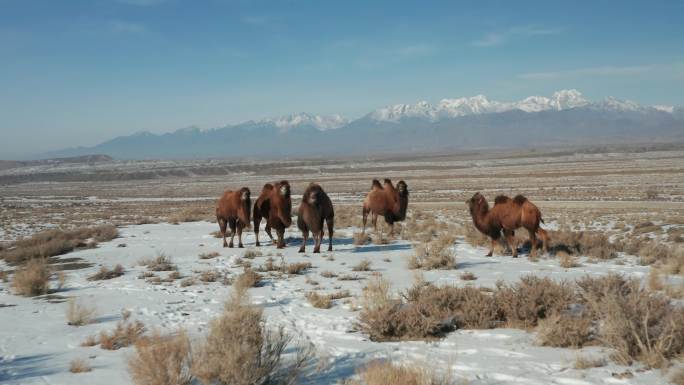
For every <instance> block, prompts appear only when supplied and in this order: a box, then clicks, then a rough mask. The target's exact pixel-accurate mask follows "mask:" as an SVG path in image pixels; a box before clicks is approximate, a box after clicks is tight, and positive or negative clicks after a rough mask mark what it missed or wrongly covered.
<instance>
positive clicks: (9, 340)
mask: <svg viewBox="0 0 684 385" xmlns="http://www.w3.org/2000/svg"><path fill="white" fill-rule="evenodd" d="M216 230H217V226H216V225H215V224H213V223H207V222H196V223H183V224H181V225H170V224H150V225H140V226H130V227H126V228H121V229H120V237H119V238H117V239H114V240H112V241H110V242H107V243H102V244H100V245H99V247H97V248H95V249H90V250H82V251H77V252H73V253H70V254H68V255H66V256H63V257H65V258H72V257H73V258H82V259H84V260H86V261H88V262H91V263H93V264H94V266H92V267H90V268H86V269H82V270H75V271H71V272H68V277H67V283H66V287H65V288H64V289H63V290H62V291H60V292H57V293H55V294H54V295H52V296H49V297H43V298H24V297H19V296H15V295H12V294H10V292H9V287H8V284H7V283H0V289H1V290H0V306H2V307H0V383H3V384H5V383H7V384H70V385H72V384H130V383H131V379H130V378H129V376H128V374H127V369H126V359H127V357H130V356H131V355H132V354H133V349H132V348H124V349H120V350H117V351H107V350H102V349H100V348H99V347H97V346H96V347H82V346H80V344H81V342H82V341H83V340H84V339H85V338H86V337H87V336H90V335H95V334H98V333H99V332H100V331H102V330H107V331H109V330H111V329H113V328H114V326H115V325H116V323H117V322H118V321H119V320H120V319H121V311H122V309H128V310H130V311H131V313H132V315H131V318H132V319H137V320H141V321H143V322H144V323H145V324H146V325H147V326H148V328H150V329H152V328H158V329H160V330H162V331H173V330H177V329H178V328H185V329H187V330H188V331H189V333H190V335H191V336H199V335H200V334H201V333H203V332H204V331H206V328H207V324H208V321H209V320H210V319H212V318H213V317H215V316H216V315H218V314H219V313H220V311H221V310H222V306H223V302H224V301H225V299H226V298H227V296H228V294H229V292H230V290H231V288H230V286H224V285H223V284H222V283H220V282H214V283H207V284H203V283H201V282H200V283H198V284H195V285H193V286H188V287H184V288H183V287H180V280H176V281H174V282H172V283H163V284H160V285H152V284H150V283H148V282H146V281H145V280H143V279H139V278H138V276H139V275H140V273H142V272H143V271H145V267H143V266H138V261H140V260H141V259H142V258H149V257H154V256H155V255H157V254H158V253H159V252H163V253H165V254H166V255H169V256H171V257H172V259H173V262H174V263H176V264H177V265H178V268H179V271H180V273H181V275H182V276H184V277H189V276H192V275H196V274H197V272H199V271H203V270H209V269H218V270H219V271H222V272H227V273H229V274H230V275H232V276H235V275H237V274H239V273H240V272H242V268H241V267H239V266H238V265H237V264H236V263H235V261H236V259H237V258H239V257H242V255H243V254H244V252H245V250H247V249H237V248H236V249H224V248H222V247H221V240H220V239H216V238H214V237H213V236H212V235H210V233H211V232H213V231H216ZM352 230H353V229H341V230H338V231H337V233H336V237H335V240H334V248H335V251H334V252H332V253H325V252H324V253H322V254H312V253H311V251H312V249H313V247H312V246H311V245H309V246H308V249H307V253H306V254H298V253H297V249H298V247H297V246H298V243H299V239H300V234H299V232H298V231H296V230H294V229H291V231H290V232H289V233H288V235H289V236H290V237H292V239H291V244H290V245H289V246H288V247H287V248H286V249H284V250H277V249H275V247H274V246H271V245H269V246H262V247H261V248H259V250H260V251H262V253H263V256H260V257H257V258H255V259H254V260H252V261H251V262H252V264H253V266H258V265H261V264H263V263H264V262H265V261H266V259H267V258H268V257H269V255H270V256H272V257H273V258H274V259H275V260H276V263H279V262H280V260H281V258H282V259H283V260H284V261H285V262H287V263H290V262H298V261H309V262H311V263H312V265H313V268H312V269H311V270H309V271H308V272H307V273H306V274H305V275H297V276H291V277H289V278H282V279H270V278H269V279H267V281H266V283H265V285H263V286H262V287H258V288H253V289H250V295H251V298H252V300H253V302H255V303H259V304H262V305H263V306H264V308H265V314H266V316H267V318H268V321H269V323H270V324H272V325H276V324H281V325H284V326H285V327H286V328H287V329H288V330H290V331H292V332H294V333H297V334H299V335H301V336H302V337H303V338H304V339H306V340H308V341H310V342H312V343H313V344H314V346H315V347H316V349H317V352H318V354H319V357H320V359H321V360H323V361H325V362H327V364H328V365H327V366H326V365H319V366H321V367H325V369H323V370H322V371H320V372H316V373H313V372H312V373H309V374H310V375H311V378H310V380H311V383H314V384H331V383H336V382H337V381H338V380H341V379H343V378H346V377H348V376H350V375H353V373H354V371H355V369H356V368H358V367H359V366H362V365H363V364H364V363H367V362H368V361H370V360H372V359H374V358H391V359H393V360H395V361H399V362H403V361H415V362H421V363H425V362H427V363H429V364H430V365H431V366H434V368H436V369H439V370H445V369H447V368H451V371H452V373H453V374H454V375H455V376H456V377H458V378H464V379H466V380H467V383H469V384H527V385H534V384H566V385H567V384H571V385H581V384H645V385H646V384H665V383H667V382H666V380H665V379H664V377H663V375H662V373H661V372H660V371H657V370H646V371H644V370H639V367H638V366H634V367H623V366H618V365H615V364H614V363H610V360H608V361H609V364H608V365H607V366H604V367H600V368H593V369H584V370H577V369H574V368H573V365H574V361H575V359H576V358H577V356H578V355H582V356H591V357H608V355H609V354H610V351H609V350H608V349H605V348H601V347H591V348H584V349H581V350H572V349H561V348H548V347H541V346H538V345H536V344H535V335H534V333H529V332H525V331H522V330H517V329H493V330H459V331H456V332H453V333H451V334H449V335H448V336H447V337H446V338H444V339H442V340H439V341H435V342H383V343H377V342H372V341H369V340H368V338H366V336H365V335H363V334H362V333H360V332H356V331H354V330H353V325H354V323H355V322H356V320H357V316H358V312H357V311H355V309H354V301H353V300H352V301H351V303H344V302H345V301H344V300H336V303H335V305H334V306H333V307H332V308H331V309H317V308H314V307H312V306H311V305H310V304H309V303H308V302H307V300H306V298H305V294H306V293H307V292H309V291H311V290H314V289H316V288H319V289H320V291H321V292H322V293H326V292H332V291H336V290H341V289H348V290H350V291H351V293H352V294H353V295H359V294H360V293H361V290H362V288H363V287H364V286H365V285H366V283H367V279H368V278H370V277H371V275H373V274H382V275H383V276H384V277H385V278H387V279H388V280H389V281H391V282H392V285H393V286H392V288H393V290H395V291H398V290H403V289H405V288H407V287H409V286H410V285H411V284H412V282H413V279H414V275H415V271H411V270H409V269H408V268H407V257H408V256H409V255H411V253H412V247H411V245H410V243H409V242H407V241H393V242H391V243H390V244H387V245H367V246H363V247H356V246H354V245H353V243H352ZM264 239H266V237H265V234H262V241H263V240H264ZM326 241H327V238H326ZM122 244H125V245H126V246H125V247H119V246H120V245H122ZM245 245H246V246H247V247H248V248H249V247H253V245H254V237H253V233H250V234H248V235H247V236H246V237H245ZM454 249H455V254H456V257H457V260H458V266H457V269H455V270H440V271H428V272H424V273H423V276H424V278H425V279H426V280H427V281H433V282H437V283H438V284H456V285H466V284H473V285H480V286H493V285H494V284H495V282H496V281H498V280H504V281H515V280H517V279H518V278H519V277H520V276H523V275H527V274H536V275H541V276H549V277H552V278H554V279H574V278H577V277H580V276H583V275H585V274H590V275H600V274H606V273H609V272H619V273H623V274H626V275H629V276H635V277H638V278H644V277H645V276H646V274H647V273H648V267H644V266H639V265H638V264H636V262H635V258H632V257H629V256H621V257H620V258H618V259H616V260H613V261H609V262H601V263H592V264H590V263H588V262H587V261H586V259H585V258H580V260H581V262H582V266H581V267H578V268H571V269H564V268H561V267H560V266H559V264H558V261H557V260H556V259H545V258H544V259H541V260H540V261H539V262H530V261H528V260H527V258H517V259H513V258H511V257H508V256H506V257H494V258H487V257H485V256H484V255H485V253H486V250H485V249H482V248H473V247H472V246H470V245H467V244H465V243H463V242H462V241H460V240H459V241H457V243H456V244H455V245H454ZM213 251H215V252H219V253H220V256H219V257H217V258H213V259H200V258H198V255H199V254H201V253H209V252H213ZM330 256H332V257H333V258H330ZM365 259H368V260H369V261H371V262H372V265H371V269H372V271H370V272H352V267H353V266H354V265H356V264H357V263H359V262H360V261H363V260H365ZM115 264H122V265H123V266H124V267H125V268H126V274H125V275H123V276H122V277H119V278H115V279H111V280H106V281H93V282H91V281H88V280H87V279H86V278H87V277H88V276H89V275H91V274H93V273H94V272H95V271H96V270H98V269H99V267H100V266H101V265H106V266H109V267H112V266H114V265H115ZM1 267H2V268H4V269H7V266H1ZM324 271H331V272H334V273H336V274H339V275H345V274H356V275H358V276H359V277H361V278H364V279H361V280H352V281H349V280H344V281H341V280H338V279H337V278H324V277H323V276H321V274H320V273H321V272H324ZM464 271H469V272H472V273H474V274H475V275H476V276H477V277H478V279H477V280H475V281H463V280H461V279H460V275H461V274H462V273H463V272H464ZM166 274H167V273H159V275H160V276H161V277H162V278H164V277H165V276H166ZM307 278H308V280H309V282H307ZM311 281H316V282H318V283H319V285H318V286H314V285H312V284H311ZM56 296H64V297H76V298H78V300H79V302H81V303H86V304H90V305H92V306H95V307H96V308H97V318H96V321H95V322H94V323H92V324H90V325H86V326H82V327H73V326H68V325H67V321H66V316H65V310H66V308H67V302H58V301H55V300H56V299H57V300H58V299H59V298H58V297H56ZM49 299H51V300H50V301H49ZM76 358H85V359H88V362H89V363H90V365H91V366H92V367H93V371H92V372H89V373H81V374H72V373H70V372H69V362H70V361H71V360H73V359H76ZM626 371H630V372H631V373H632V374H633V377H631V378H617V377H620V376H618V375H617V374H619V373H624V372H626Z"/></svg>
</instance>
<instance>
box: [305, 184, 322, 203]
mask: <svg viewBox="0 0 684 385" xmlns="http://www.w3.org/2000/svg"><path fill="white" fill-rule="evenodd" d="M322 193H323V189H322V188H321V186H319V185H317V184H315V183H311V184H310V185H309V188H307V189H306V191H305V196H303V197H302V199H303V200H305V201H306V202H307V203H308V204H310V205H317V204H318V203H319V202H320V201H321V195H322Z"/></svg>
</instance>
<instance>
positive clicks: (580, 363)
mask: <svg viewBox="0 0 684 385" xmlns="http://www.w3.org/2000/svg"><path fill="white" fill-rule="evenodd" d="M602 366H606V360H605V359H604V358H601V357H597V358H592V357H586V356H580V355H578V356H577V358H576V359H575V369H591V368H600V367H602Z"/></svg>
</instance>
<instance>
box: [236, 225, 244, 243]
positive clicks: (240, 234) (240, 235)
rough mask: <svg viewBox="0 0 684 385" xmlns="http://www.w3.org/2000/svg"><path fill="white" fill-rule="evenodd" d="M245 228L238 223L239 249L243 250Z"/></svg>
mask: <svg viewBox="0 0 684 385" xmlns="http://www.w3.org/2000/svg"><path fill="white" fill-rule="evenodd" d="M243 227H244V226H243V225H241V224H239V223H238V225H237V236H238V247H239V248H241V249H242V248H243V247H245V246H244V245H243V244H242V229H243Z"/></svg>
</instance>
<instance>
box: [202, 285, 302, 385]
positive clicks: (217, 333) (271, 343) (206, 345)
mask: <svg viewBox="0 0 684 385" xmlns="http://www.w3.org/2000/svg"><path fill="white" fill-rule="evenodd" d="M292 340H293V338H292V336H291V335H288V334H287V333H286V332H285V331H284V329H283V328H282V327H280V328H277V329H275V330H271V329H269V328H268V327H267V326H266V325H265V322H264V317H263V312H262V309H261V308H258V307H255V306H252V305H249V304H248V303H247V301H246V300H245V297H244V292H240V291H238V292H236V293H235V294H234V295H233V298H232V299H231V300H230V302H228V303H227V304H226V307H225V311H224V313H223V314H222V315H221V316H219V317H218V318H216V319H214V320H213V321H212V322H211V325H210V327H209V334H208V335H207V336H206V337H205V339H204V340H203V341H201V342H200V343H199V344H198V346H197V348H196V349H193V350H194V352H193V353H194V354H193V360H192V373H193V375H194V376H195V377H196V378H197V379H199V380H200V381H201V382H202V383H204V384H220V385H228V384H230V385H253V384H268V385H285V384H292V383H294V382H295V381H296V379H297V377H298V376H299V374H300V372H301V369H302V368H303V367H304V365H305V363H306V362H307V361H308V360H309V358H310V357H311V350H310V349H307V348H301V347H298V348H297V354H296V357H295V358H294V359H291V360H285V359H284V357H283V354H284V353H285V350H286V349H288V348H289V347H291V346H292Z"/></svg>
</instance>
